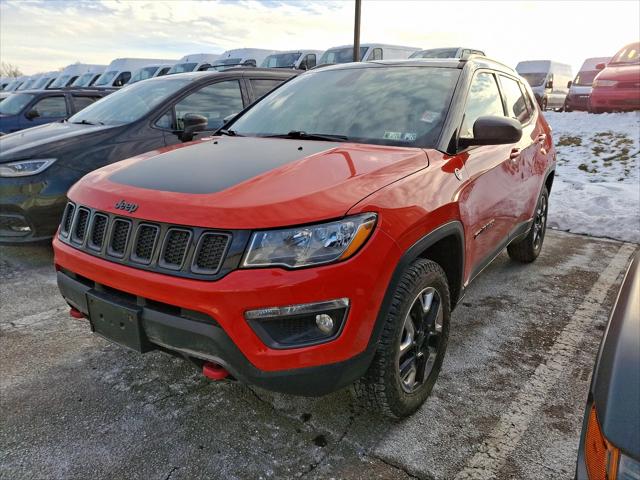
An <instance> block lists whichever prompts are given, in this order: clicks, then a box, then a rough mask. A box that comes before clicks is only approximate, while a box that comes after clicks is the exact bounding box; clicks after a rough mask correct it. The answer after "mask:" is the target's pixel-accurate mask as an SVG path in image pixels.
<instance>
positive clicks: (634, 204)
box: [545, 112, 640, 243]
mask: <svg viewBox="0 0 640 480" xmlns="http://www.w3.org/2000/svg"><path fill="white" fill-rule="evenodd" d="M545 118H546V119H547V121H548V122H549V124H550V125H551V127H552V128H553V141H554V143H555V145H556V150H557V152H558V166H557V169H556V176H555V180H554V183H553V190H552V194H551V199H550V202H549V203H550V205H549V220H548V222H549V226H550V227H552V228H556V229H559V230H566V231H569V232H575V233H584V234H588V235H592V236H596V237H608V238H615V239H618V240H625V241H631V242H635V243H640V153H639V151H640V112H628V113H604V114H601V115H594V114H589V113H586V112H570V113H567V112H564V113H560V112H547V113H546V114H545Z"/></svg>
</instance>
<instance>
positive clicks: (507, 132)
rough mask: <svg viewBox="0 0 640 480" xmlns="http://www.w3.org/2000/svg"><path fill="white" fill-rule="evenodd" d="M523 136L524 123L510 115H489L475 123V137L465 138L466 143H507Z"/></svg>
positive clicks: (515, 141) (514, 141) (517, 140)
mask: <svg viewBox="0 0 640 480" xmlns="http://www.w3.org/2000/svg"><path fill="white" fill-rule="evenodd" d="M521 138H522V125H520V122H518V121H517V120H514V119H513V118H508V117H500V116H493V115H487V116H483V117H479V118H478V119H477V120H476V121H475V123H474V124H473V138H471V139H468V140H467V139H465V141H464V143H465V144H466V145H505V144H508V143H517V142H519V141H520V139H521Z"/></svg>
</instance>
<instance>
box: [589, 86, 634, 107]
mask: <svg viewBox="0 0 640 480" xmlns="http://www.w3.org/2000/svg"><path fill="white" fill-rule="evenodd" d="M591 108H592V109H600V110H640V89H626V88H612V87H601V88H594V89H593V91H592V92H591Z"/></svg>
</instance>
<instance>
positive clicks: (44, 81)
mask: <svg viewBox="0 0 640 480" xmlns="http://www.w3.org/2000/svg"><path fill="white" fill-rule="evenodd" d="M49 80H51V77H41V78H39V79H38V80H37V81H36V82H35V83H34V84H33V85H31V89H32V90H42V89H43V88H45V87H46V86H47V82H48V81H49Z"/></svg>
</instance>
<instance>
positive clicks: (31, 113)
mask: <svg viewBox="0 0 640 480" xmlns="http://www.w3.org/2000/svg"><path fill="white" fill-rule="evenodd" d="M39 116H40V114H39V113H38V111H37V110H29V111H28V112H27V113H26V114H25V117H27V120H33V119H34V118H38V117H39Z"/></svg>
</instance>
